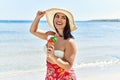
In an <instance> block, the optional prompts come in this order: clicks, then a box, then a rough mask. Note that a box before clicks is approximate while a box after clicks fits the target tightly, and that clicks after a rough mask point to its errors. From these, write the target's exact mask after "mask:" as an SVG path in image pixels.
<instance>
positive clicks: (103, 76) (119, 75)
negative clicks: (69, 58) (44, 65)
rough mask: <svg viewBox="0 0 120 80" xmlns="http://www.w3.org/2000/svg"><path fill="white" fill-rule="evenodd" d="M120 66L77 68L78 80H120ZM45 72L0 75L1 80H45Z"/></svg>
mask: <svg viewBox="0 0 120 80" xmlns="http://www.w3.org/2000/svg"><path fill="white" fill-rule="evenodd" d="M119 66H120V64H119V65H118V64H117V65H116V64H114V65H109V66H104V67H97V66H95V67H84V68H75V72H76V76H77V80H120V67H119ZM44 77H45V71H39V70H36V71H20V72H16V73H12V74H9V73H8V74H5V75H4V74H0V80H44Z"/></svg>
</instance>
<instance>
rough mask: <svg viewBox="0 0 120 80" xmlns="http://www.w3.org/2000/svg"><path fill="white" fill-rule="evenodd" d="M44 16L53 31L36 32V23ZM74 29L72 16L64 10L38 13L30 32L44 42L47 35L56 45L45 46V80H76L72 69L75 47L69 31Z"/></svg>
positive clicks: (55, 9)
mask: <svg viewBox="0 0 120 80" xmlns="http://www.w3.org/2000/svg"><path fill="white" fill-rule="evenodd" d="M45 14H46V18H47V21H48V24H49V25H50V27H51V28H53V29H54V30H55V31H42V30H40V31H38V23H39V21H40V19H41V18H42V17H43V16H44V15H45ZM75 29H76V26H75V25H74V20H73V16H72V14H71V13H70V12H68V11H66V10H64V9H58V8H52V9H48V10H46V11H38V13H37V15H36V18H35V20H34V21H33V23H32V25H31V28H30V32H31V33H32V34H34V35H36V36H37V37H39V38H41V39H44V40H48V36H49V35H52V36H55V37H56V38H57V42H56V43H54V44H48V43H47V44H46V48H47V60H46V61H47V73H46V78H45V80H76V77H75V73H74V70H73V69H72V66H73V63H74V59H75V55H76V45H75V42H74V40H73V36H72V34H71V31H73V30H75Z"/></svg>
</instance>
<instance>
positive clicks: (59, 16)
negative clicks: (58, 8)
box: [54, 13, 66, 30]
mask: <svg viewBox="0 0 120 80" xmlns="http://www.w3.org/2000/svg"><path fill="white" fill-rule="evenodd" d="M54 25H55V27H56V28H57V29H58V30H60V29H62V30H63V29H64V27H65V26H66V15H65V14H63V13H56V15H55V17H54Z"/></svg>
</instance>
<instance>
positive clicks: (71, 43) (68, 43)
mask: <svg viewBox="0 0 120 80" xmlns="http://www.w3.org/2000/svg"><path fill="white" fill-rule="evenodd" d="M66 48H68V49H71V48H72V49H76V43H75V41H74V39H72V38H69V39H67V40H66Z"/></svg>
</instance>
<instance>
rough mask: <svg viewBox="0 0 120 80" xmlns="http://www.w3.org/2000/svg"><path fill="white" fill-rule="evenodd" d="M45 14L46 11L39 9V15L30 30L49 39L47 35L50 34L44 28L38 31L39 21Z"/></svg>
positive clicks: (40, 36) (42, 37)
mask: <svg viewBox="0 0 120 80" xmlns="http://www.w3.org/2000/svg"><path fill="white" fill-rule="evenodd" d="M44 14H45V11H38V12H37V15H36V17H35V19H34V21H33V23H32V25H31V28H30V32H31V33H32V34H34V35H35V36H37V37H39V38H41V39H44V40H47V36H48V34H47V33H48V32H45V31H42V30H39V31H38V24H39V21H40V19H41V18H42V17H43V16H44Z"/></svg>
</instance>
